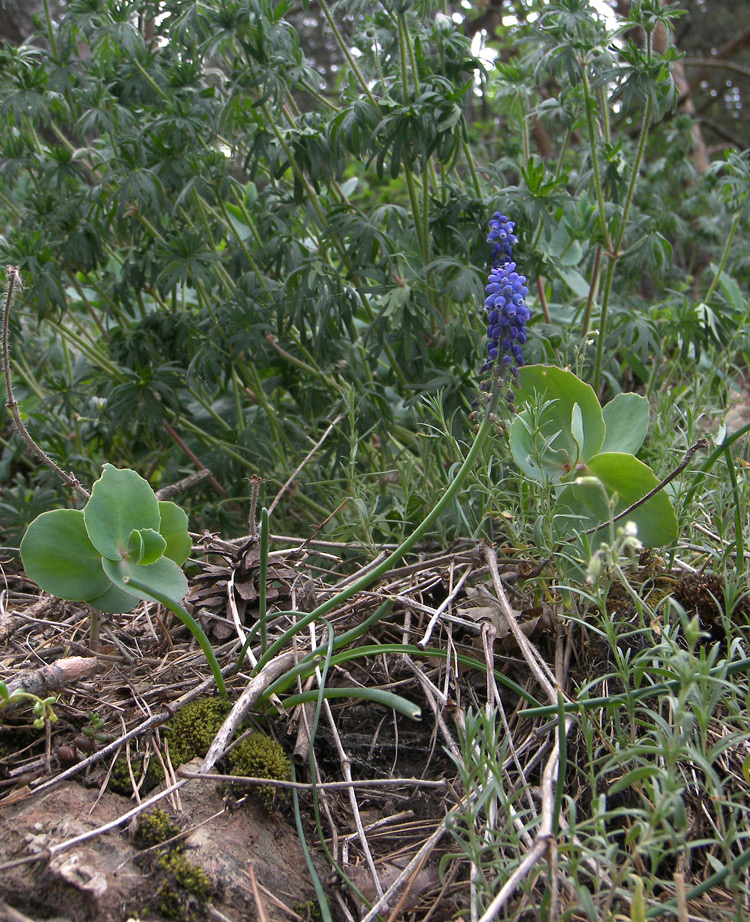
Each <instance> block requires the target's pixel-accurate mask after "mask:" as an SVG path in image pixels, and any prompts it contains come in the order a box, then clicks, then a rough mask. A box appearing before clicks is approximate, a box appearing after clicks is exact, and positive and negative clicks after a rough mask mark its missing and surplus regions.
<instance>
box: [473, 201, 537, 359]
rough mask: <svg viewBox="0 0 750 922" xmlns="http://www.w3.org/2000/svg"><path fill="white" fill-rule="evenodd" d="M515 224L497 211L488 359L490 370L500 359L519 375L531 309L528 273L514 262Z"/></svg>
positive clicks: (489, 285)
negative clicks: (529, 306)
mask: <svg viewBox="0 0 750 922" xmlns="http://www.w3.org/2000/svg"><path fill="white" fill-rule="evenodd" d="M514 230H515V224H514V223H513V221H511V220H510V219H509V218H507V217H506V216H505V215H501V214H500V213H499V212H495V214H494V215H493V216H492V218H491V220H490V234H489V236H488V238H487V240H488V242H490V243H492V244H493V249H492V258H493V263H494V265H493V268H492V270H491V271H490V274H489V278H488V280H487V287H486V289H485V291H486V292H487V298H486V300H485V302H484V309H485V311H486V312H487V360H486V362H485V363H484V365H483V366H482V371H486V370H488V369H489V368H491V367H492V366H493V365H496V364H497V363H498V362H500V363H502V365H504V366H505V367H506V368H510V371H511V374H512V375H514V376H517V375H518V369H519V368H520V367H521V366H522V365H523V347H524V345H525V344H526V324H527V322H528V321H529V319H530V317H531V311H530V310H529V309H528V307H526V296H527V295H528V293H529V289H528V288H527V287H526V276H525V275H519V274H518V272H517V271H516V270H517V267H516V264H515V262H513V249H512V247H513V244H514V243H517V242H518V238H517V237H516V236H515V234H514V233H513V231H514Z"/></svg>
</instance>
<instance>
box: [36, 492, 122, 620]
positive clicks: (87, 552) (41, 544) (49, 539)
mask: <svg viewBox="0 0 750 922" xmlns="http://www.w3.org/2000/svg"><path fill="white" fill-rule="evenodd" d="M21 560H22V561H23V565H24V568H25V570H26V574H27V575H28V577H29V579H33V580H34V582H35V583H37V584H38V585H39V586H41V588H42V589H44V591H45V592H49V593H50V595H55V596H57V597H58V598H60V599H67V600H68V601H71V602H86V601H88V600H89V599H93V598H95V597H96V596H98V595H101V593H102V592H104V591H105V590H106V589H107V587H108V586H109V585H110V581H109V579H108V578H107V575H106V573H105V572H104V570H103V569H102V556H101V554H100V553H99V552H98V551H97V549H96V548H95V547H94V545H93V544H92V543H91V541H90V540H89V536H88V534H87V532H86V525H85V523H84V519H83V512H82V511H81V510H80V509H54V510H52V511H51V512H43V513H42V514H41V515H40V516H38V517H37V518H36V519H34V521H33V522H32V523H31V525H29V527H28V528H27V529H26V534H25V535H24V537H23V541H21Z"/></svg>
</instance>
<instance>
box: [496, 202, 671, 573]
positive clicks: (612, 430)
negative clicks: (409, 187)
mask: <svg viewBox="0 0 750 922" xmlns="http://www.w3.org/2000/svg"><path fill="white" fill-rule="evenodd" d="M514 231H515V224H514V222H513V221H511V220H510V219H509V218H508V217H507V216H506V215H503V214H500V213H499V212H495V214H494V215H493V216H492V218H491V220H490V233H489V236H488V238H487V240H488V242H489V243H492V245H493V248H492V262H493V267H492V270H491V271H490V274H489V279H488V283H487V288H486V291H487V299H486V301H485V305H484V306H485V311H486V312H487V359H486V361H485V363H484V365H483V369H482V370H483V371H488V370H490V369H494V374H495V376H496V377H499V376H500V374H501V373H502V370H503V368H506V369H509V370H510V373H511V376H512V379H511V383H512V386H511V388H510V389H509V391H508V397H509V400H508V402H509V404H510V405H511V406H517V407H518V413H517V415H516V416H515V419H514V420H513V423H512V425H511V426H510V439H509V442H510V450H511V454H512V456H513V460H514V461H515V463H516V465H517V466H518V468H519V470H520V471H521V472H522V473H523V474H524V475H526V476H528V477H529V478H531V479H532V480H536V481H538V482H544V481H548V482H550V483H551V484H552V485H553V487H554V497H555V508H554V523H555V526H554V530H555V534H556V537H557V539H558V540H560V541H565V540H567V539H569V538H570V537H571V536H572V535H580V539H579V542H578V543H579V548H580V551H581V552H582V554H581V557H582V562H585V561H586V560H587V558H589V557H590V556H591V548H593V549H594V550H595V549H596V548H597V547H598V544H599V542H600V541H601V540H603V539H604V538H606V537H607V530H606V526H607V523H608V522H609V521H610V520H611V519H612V518H613V517H615V516H617V515H618V514H619V513H621V512H623V511H624V510H627V509H630V507H631V506H633V505H635V504H636V503H638V502H639V501H640V500H641V499H643V497H645V496H646V495H647V494H648V493H650V492H651V491H652V490H654V489H655V488H656V487H657V486H658V480H657V478H656V476H655V475H654V473H653V471H652V470H651V469H650V468H649V467H648V466H647V465H646V464H644V463H643V462H642V461H639V460H638V459H637V458H636V457H635V454H636V452H637V451H638V450H639V449H640V447H641V445H642V444H643V440H644V438H645V437H646V432H647V429H648V413H649V411H648V400H647V399H646V398H645V397H641V396H639V395H638V394H618V395H617V396H616V397H615V398H614V399H613V400H611V401H610V402H609V403H608V404H607V405H606V406H605V407H604V408H602V406H601V405H600V403H599V400H598V399H597V396H596V394H595V393H594V390H593V388H591V387H590V386H589V385H588V384H586V383H585V382H583V381H581V380H580V379H579V378H578V377H576V375H574V374H573V373H572V372H570V371H567V370H565V369H562V368H556V367H555V366H551V365H530V366H526V365H524V357H523V346H524V345H525V344H526V338H527V333H526V324H527V322H528V320H529V319H530V317H531V313H530V311H529V308H528V307H527V306H526V300H525V299H526V296H527V294H528V288H527V287H526V278H525V276H523V275H519V273H518V271H517V266H516V263H515V262H514V261H513V245H514V244H515V243H517V242H518V238H517V237H516V235H515V233H514ZM628 521H629V522H632V523H633V525H634V526H635V527H636V528H637V533H638V538H639V540H640V542H641V543H642V544H644V545H646V546H649V547H657V546H662V545H665V544H669V543H671V542H672V541H673V540H674V539H675V538H676V536H677V518H676V516H675V512H674V508H673V506H672V502H671V500H670V498H669V496H668V495H667V493H665V492H664V491H663V490H662V491H660V492H656V493H655V494H654V496H652V497H651V498H650V499H648V501H647V502H645V503H643V504H642V505H640V506H638V507H637V508H635V509H633V510H632V511H631V512H630V513H628ZM598 525H601V526H602V528H601V529H597V530H596V531H595V533H594V535H593V537H592V538H591V540H590V541H588V540H587V536H586V535H585V534H583V533H584V532H587V531H589V530H591V529H596V526H598Z"/></svg>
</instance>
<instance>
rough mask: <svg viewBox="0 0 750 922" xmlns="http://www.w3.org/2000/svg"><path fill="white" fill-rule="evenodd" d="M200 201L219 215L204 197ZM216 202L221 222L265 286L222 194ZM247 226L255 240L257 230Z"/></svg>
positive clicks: (243, 210)
mask: <svg viewBox="0 0 750 922" xmlns="http://www.w3.org/2000/svg"><path fill="white" fill-rule="evenodd" d="M197 197H198V194H197V193H196V198H197ZM201 201H202V202H203V204H204V206H205V207H206V208H207V209H209V210H210V211H211V212H212V213H213V214H214V215H215V216H216V217H217V218H219V215H218V214H217V212H216V210H215V209H214V208H211V206H210V205H209V204H208V203H207V202H206V201H205V200H204V199H201ZM218 203H219V208H221V213H222V215H223V224H224V226H225V227H226V228H227V230H228V231H229V233H230V234H231V235H232V236H233V237H234V239H235V240H236V241H237V245H238V246H239V248H240V249H241V250H242V255H243V256H244V257H245V259H246V260H247V261H248V264H249V265H250V268H251V269H252V270H253V274H254V275H255V277H256V278H257V279H258V281H259V282H260V284H261V286H262V287H263V288H267V285H266V280H265V278H264V277H263V273H262V272H261V271H260V268H259V267H258V263H257V262H256V261H255V257H254V256H253V252H252V250H251V249H250V247H248V245H247V244H246V243H245V241H244V239H243V237H242V234H240V232H239V231H238V230H237V228H236V227H235V226H234V223H233V222H232V221H231V220H230V217H229V214H228V212H227V206H226V202H225V201H224V199H223V197H222V196H219V197H218ZM243 205H244V203H243ZM242 212H243V214H245V209H244V207H243V208H242ZM248 227H250V232H251V233H252V234H253V235H254V236H255V237H256V240H257V231H256V230H255V229H254V228H253V227H252V225H251V224H250V223H248Z"/></svg>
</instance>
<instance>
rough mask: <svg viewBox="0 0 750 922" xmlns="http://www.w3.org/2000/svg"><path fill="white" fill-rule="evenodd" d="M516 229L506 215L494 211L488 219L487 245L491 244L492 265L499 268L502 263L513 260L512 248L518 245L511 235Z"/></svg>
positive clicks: (516, 238) (516, 239) (514, 236)
mask: <svg viewBox="0 0 750 922" xmlns="http://www.w3.org/2000/svg"><path fill="white" fill-rule="evenodd" d="M515 229H516V225H515V222H514V221H511V220H510V218H509V217H508V216H507V215H504V214H500V212H499V211H496V212H495V213H494V214H493V215H492V217H491V218H490V232H489V234H488V235H487V243H491V244H492V265H493V266H501V265H502V264H503V263H504V262H508V260H511V259H513V246H514V245H515V244H516V243H518V237H516V235H515V234H514V233H513V231H514V230H515Z"/></svg>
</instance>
